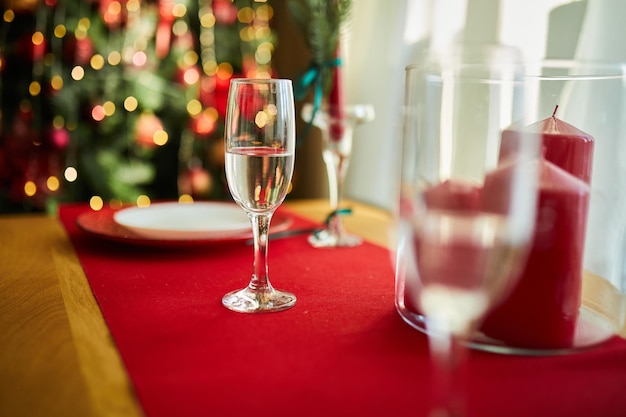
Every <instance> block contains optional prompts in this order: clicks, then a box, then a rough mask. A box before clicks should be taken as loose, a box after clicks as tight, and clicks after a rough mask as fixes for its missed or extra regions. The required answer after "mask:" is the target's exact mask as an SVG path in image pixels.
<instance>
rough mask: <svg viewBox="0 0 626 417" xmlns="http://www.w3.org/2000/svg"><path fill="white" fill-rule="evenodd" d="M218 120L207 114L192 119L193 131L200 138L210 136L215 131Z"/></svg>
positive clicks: (203, 113)
mask: <svg viewBox="0 0 626 417" xmlns="http://www.w3.org/2000/svg"><path fill="white" fill-rule="evenodd" d="M215 122H216V120H215V119H214V118H212V117H211V116H210V115H208V114H207V113H205V112H202V113H200V114H199V115H197V116H194V117H193V118H192V119H191V130H193V132H194V133H195V134H196V135H198V136H209V135H210V134H211V133H213V132H214V131H215Z"/></svg>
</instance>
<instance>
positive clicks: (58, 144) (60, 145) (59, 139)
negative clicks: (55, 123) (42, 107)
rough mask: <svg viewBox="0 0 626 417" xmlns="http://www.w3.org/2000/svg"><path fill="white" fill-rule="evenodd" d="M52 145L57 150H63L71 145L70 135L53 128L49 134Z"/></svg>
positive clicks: (60, 129) (65, 131) (63, 130)
mask: <svg viewBox="0 0 626 417" xmlns="http://www.w3.org/2000/svg"><path fill="white" fill-rule="evenodd" d="M49 135H50V136H49V137H50V143H51V145H52V146H54V147H55V148H56V149H60V150H63V149H65V148H67V145H68V144H69V143H70V134H69V132H68V131H67V130H65V129H63V128H52V129H51V130H50V132H49Z"/></svg>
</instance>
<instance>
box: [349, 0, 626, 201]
mask: <svg viewBox="0 0 626 417" xmlns="http://www.w3.org/2000/svg"><path fill="white" fill-rule="evenodd" d="M589 1H590V3H591V2H597V3H601V2H623V1H624V0H589ZM568 3H570V2H568V1H564V0H523V1H520V0H385V1H382V0H353V11H352V17H351V20H350V22H349V26H348V30H347V33H346V36H345V38H344V44H345V45H344V49H343V50H344V51H345V56H344V61H345V63H344V68H345V74H346V75H345V78H346V81H345V83H346V99H347V101H348V103H371V104H373V105H374V107H375V110H376V119H375V120H374V121H373V122H372V123H369V124H367V125H363V126H361V127H359V128H358V129H357V130H356V131H355V137H354V141H355V142H354V148H353V158H352V162H351V166H350V169H349V171H348V175H347V178H346V183H345V189H344V195H345V197H348V198H352V199H356V200H359V201H364V202H367V203H370V204H373V205H376V206H380V207H384V208H389V209H391V208H392V207H393V205H394V204H395V201H394V199H395V186H396V184H395V181H394V175H395V172H396V168H397V166H398V157H399V155H398V152H399V151H398V147H399V143H400V134H401V123H402V118H401V111H402V102H403V99H404V68H405V67H406V66H407V65H409V64H412V63H415V62H417V61H418V59H419V57H420V56H421V53H422V52H423V50H424V49H425V48H426V47H429V46H430V47H432V48H433V49H439V50H444V49H445V48H446V47H447V46H448V45H449V44H450V43H452V42H455V41H459V40H461V39H467V40H469V41H483V42H500V43H503V44H507V45H510V46H515V47H518V48H519V49H520V51H521V52H522V54H523V55H524V56H525V57H527V58H530V59H532V58H540V57H543V56H545V54H546V38H547V35H548V32H549V30H548V29H549V22H550V18H551V15H550V11H551V10H553V9H554V8H555V7H558V6H561V5H567V4H568ZM625 3H626V2H625ZM574 17H575V16H574ZM574 17H569V16H568V15H567V14H566V13H562V14H561V17H560V19H561V20H560V21H559V22H558V24H559V25H561V27H562V29H560V30H557V31H556V32H552V33H556V34H557V35H559V34H562V35H563V36H560V37H559V36H557V37H556V38H555V42H556V44H557V47H558V48H557V49H559V48H561V49H563V50H569V49H571V48H574V49H575V43H576V42H577V41H578V39H577V37H576V35H577V34H578V33H579V32H580V25H579V24H576V23H573V24H569V20H572V21H575V19H574ZM466 28H467V30H466ZM568 40H569V41H570V42H569V44H568ZM572 42H573V44H572ZM622 43H625V42H623V41H622Z"/></svg>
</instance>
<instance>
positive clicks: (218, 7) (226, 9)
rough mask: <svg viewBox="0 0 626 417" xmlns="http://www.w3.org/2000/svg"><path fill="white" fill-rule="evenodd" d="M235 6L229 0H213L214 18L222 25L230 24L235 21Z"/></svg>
mask: <svg viewBox="0 0 626 417" xmlns="http://www.w3.org/2000/svg"><path fill="white" fill-rule="evenodd" d="M237 12H238V11H237V6H235V5H234V4H233V3H232V1H229V0H213V14H214V15H215V20H216V21H217V22H218V23H221V24H223V25H232V24H233V23H235V22H236V21H237Z"/></svg>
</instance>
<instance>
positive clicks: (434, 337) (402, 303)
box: [396, 50, 539, 417]
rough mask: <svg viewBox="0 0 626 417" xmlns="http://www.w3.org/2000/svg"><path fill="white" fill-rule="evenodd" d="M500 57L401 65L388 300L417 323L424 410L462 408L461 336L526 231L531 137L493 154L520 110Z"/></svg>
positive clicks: (475, 322) (512, 77) (504, 283)
mask: <svg viewBox="0 0 626 417" xmlns="http://www.w3.org/2000/svg"><path fill="white" fill-rule="evenodd" d="M507 58H511V57H510V56H508V55H506V54H503V53H502V51H497V50H495V51H491V50H490V51H483V53H481V54H480V56H472V57H468V56H448V57H445V59H440V57H437V58H432V59H429V60H428V61H426V62H425V63H424V64H423V65H420V66H416V67H409V68H407V71H406V75H407V78H406V105H405V111H406V113H405V115H404V118H405V126H404V144H403V149H402V159H403V161H402V165H403V166H402V177H401V181H400V204H399V211H398V214H399V229H398V236H399V240H398V247H397V256H396V261H397V265H396V269H397V271H396V278H397V282H396V287H397V288H396V305H397V308H398V311H399V313H400V315H401V316H402V317H403V318H404V319H405V320H406V321H408V322H410V323H411V320H412V316H415V315H419V316H420V317H422V318H423V320H424V323H423V324H424V329H423V330H424V331H425V332H426V333H427V335H428V338H429V344H430V349H431V355H432V358H433V363H434V364H435V365H436V366H435V367H434V369H435V373H434V378H435V379H434V382H435V384H434V385H433V386H434V388H435V392H434V396H433V401H434V404H433V412H432V416H438V417H443V416H462V415H464V414H465V410H464V405H463V391H464V390H463V384H462V382H463V381H462V379H461V377H462V376H461V375H460V374H459V371H460V369H462V367H463V363H464V358H465V356H466V354H467V342H468V341H469V340H470V338H471V336H472V334H473V333H474V332H475V330H476V329H477V328H478V326H479V325H480V323H481V320H482V319H483V318H484V317H485V315H486V314H487V312H488V311H489V310H490V309H491V308H492V307H493V306H495V305H497V303H498V302H500V301H501V300H502V299H503V297H504V296H505V294H507V292H508V291H509V290H510V289H511V288H512V286H513V285H514V284H515V281H516V279H517V278H518V276H519V273H520V270H521V267H522V266H523V263H524V261H525V259H526V257H527V254H528V250H529V245H530V241H531V236H532V230H533V227H534V219H535V201H536V193H537V175H538V172H537V171H538V167H537V164H536V162H537V157H538V155H539V145H538V141H537V140H536V139H533V138H529V139H528V140H522V141H521V143H520V146H519V148H518V149H517V152H516V153H515V155H512V156H511V158H509V159H507V160H506V161H499V158H498V156H499V148H500V137H501V132H502V130H503V129H504V128H506V127H508V126H510V125H511V124H512V123H513V122H516V121H518V118H523V91H524V89H523V87H524V83H523V78H522V75H523V68H522V66H521V65H520V64H518V63H517V62H516V60H515V59H507ZM524 139H525V138H524ZM411 324H414V322H413V323H411Z"/></svg>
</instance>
